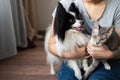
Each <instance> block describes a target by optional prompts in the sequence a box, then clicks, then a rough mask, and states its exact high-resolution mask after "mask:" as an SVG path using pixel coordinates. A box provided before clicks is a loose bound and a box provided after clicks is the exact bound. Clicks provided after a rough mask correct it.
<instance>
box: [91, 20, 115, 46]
mask: <svg viewBox="0 0 120 80" xmlns="http://www.w3.org/2000/svg"><path fill="white" fill-rule="evenodd" d="M113 29H114V27H113V26H110V27H101V26H100V25H98V23H97V22H95V23H94V27H93V31H92V36H91V42H92V44H94V45H97V46H100V45H102V44H104V43H105V42H106V41H107V40H108V39H109V37H110V36H111V34H112V32H113Z"/></svg>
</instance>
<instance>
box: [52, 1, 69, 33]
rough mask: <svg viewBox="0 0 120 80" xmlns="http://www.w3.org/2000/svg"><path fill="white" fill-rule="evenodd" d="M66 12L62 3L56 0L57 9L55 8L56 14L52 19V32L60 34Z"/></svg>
mask: <svg viewBox="0 0 120 80" xmlns="http://www.w3.org/2000/svg"><path fill="white" fill-rule="evenodd" d="M66 14H67V12H66V10H65V8H64V7H63V5H62V4H61V3H60V2H58V6H57V10H56V15H55V20H54V34H55V35H56V34H58V35H60V33H61V30H62V27H63V23H64V22H65V21H64V20H65V16H66Z"/></svg>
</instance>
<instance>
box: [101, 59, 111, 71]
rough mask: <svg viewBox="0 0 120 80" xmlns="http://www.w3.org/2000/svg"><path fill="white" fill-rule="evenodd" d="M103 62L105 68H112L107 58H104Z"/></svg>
mask: <svg viewBox="0 0 120 80" xmlns="http://www.w3.org/2000/svg"><path fill="white" fill-rule="evenodd" d="M102 63H103V65H104V67H105V69H107V70H111V66H110V65H109V63H108V62H107V61H106V60H102Z"/></svg>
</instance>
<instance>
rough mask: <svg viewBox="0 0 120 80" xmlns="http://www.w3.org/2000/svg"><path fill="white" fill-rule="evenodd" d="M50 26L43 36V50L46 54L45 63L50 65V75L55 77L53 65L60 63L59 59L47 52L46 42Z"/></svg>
mask: <svg viewBox="0 0 120 80" xmlns="http://www.w3.org/2000/svg"><path fill="white" fill-rule="evenodd" d="M50 31H51V26H49V27H48V28H47V32H46V35H45V42H44V49H45V51H46V53H47V63H48V64H50V74H51V75H55V70H54V64H57V63H59V62H60V59H59V58H58V57H56V56H54V55H52V54H51V53H50V52H49V50H48V41H49V37H50Z"/></svg>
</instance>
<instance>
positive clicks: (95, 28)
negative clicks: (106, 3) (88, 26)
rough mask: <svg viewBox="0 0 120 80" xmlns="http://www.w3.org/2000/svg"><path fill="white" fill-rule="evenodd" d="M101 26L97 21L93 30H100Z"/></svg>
mask: <svg viewBox="0 0 120 80" xmlns="http://www.w3.org/2000/svg"><path fill="white" fill-rule="evenodd" d="M99 28H100V26H99V25H98V23H97V22H96V21H95V22H94V27H93V30H99Z"/></svg>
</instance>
